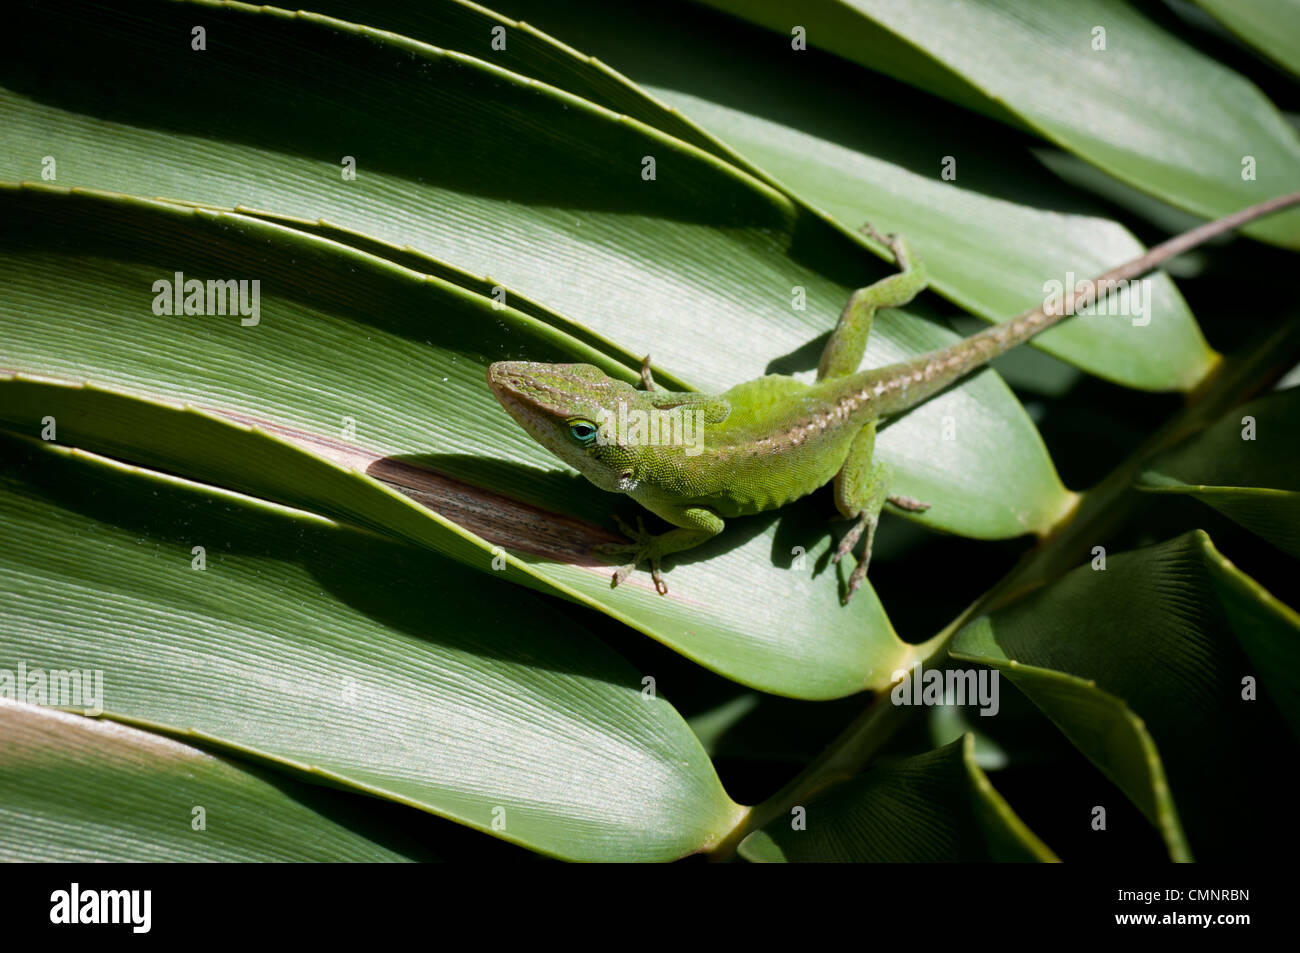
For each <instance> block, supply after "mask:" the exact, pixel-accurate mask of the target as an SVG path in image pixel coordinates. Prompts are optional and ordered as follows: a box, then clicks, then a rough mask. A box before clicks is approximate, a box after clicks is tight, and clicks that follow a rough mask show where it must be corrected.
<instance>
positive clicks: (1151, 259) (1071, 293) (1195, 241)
mask: <svg viewBox="0 0 1300 953" xmlns="http://www.w3.org/2000/svg"><path fill="white" fill-rule="evenodd" d="M1297 204H1300V192H1293V193H1291V194H1290V195H1281V196H1278V197H1277V198H1274V199H1269V200H1268V201H1267V202H1260V203H1259V204H1258V205H1252V206H1250V207H1249V208H1245V209H1242V210H1241V211H1240V212H1234V213H1233V214H1232V215H1227V216H1224V217H1223V218H1220V219H1216V220H1215V221H1213V222H1206V223H1205V224H1203V225H1199V226H1197V227H1196V228H1193V229H1191V230H1190V231H1186V232H1183V233H1182V234H1181V235H1175V236H1174V237H1173V238H1170V239H1168V240H1167V241H1164V242H1161V243H1160V244H1159V245H1156V246H1155V247H1154V248H1151V249H1150V250H1148V251H1147V252H1146V253H1145V254H1143V255H1140V256H1138V257H1137V258H1134V259H1132V260H1131V261H1127V262H1125V263H1124V264H1122V265H1119V266H1118V267H1115V268H1112V269H1111V270H1110V271H1108V272H1106V273H1105V274H1102V275H1099V276H1098V277H1096V278H1092V279H1090V280H1087V281H1081V282H1079V284H1078V285H1077V286H1076V287H1075V288H1072V289H1067V290H1066V292H1065V294H1064V295H1057V296H1055V297H1054V298H1052V299H1050V300H1049V301H1046V302H1044V304H1042V305H1040V306H1039V307H1037V308H1034V309H1032V310H1029V311H1026V312H1025V313H1024V314H1022V315H1020V316H1018V317H1015V318H1012V319H1011V320H1010V321H1006V322H1004V323H1002V324H995V325H993V326H992V327H988V328H985V329H984V330H983V331H980V332H978V333H976V334H973V335H971V336H970V337H968V338H965V339H963V340H961V341H958V342H956V343H955V344H952V345H949V346H948V347H945V348H940V349H939V350H937V351H930V352H929V353H926V354H921V355H919V356H918V357H914V358H912V359H910V360H908V361H903V362H902V363H899V364H891V365H889V366H888V367H882V368H876V369H874V370H868V371H863V372H861V373H860V374H857V375H855V377H854V378H853V384H852V385H851V386H852V387H853V388H854V390H856V391H858V392H859V393H860V394H861V396H863V397H865V400H864V401H863V404H865V405H869V406H870V408H871V410H870V416H871V417H873V418H875V417H884V416H888V415H889V414H896V413H900V412H901V411H904V410H907V409H908V408H910V407H914V406H916V405H917V404H919V403H921V402H922V401H924V400H926V399H927V398H929V397H930V396H932V395H934V394H937V393H938V392H939V391H941V390H944V389H945V388H947V387H950V386H951V385H952V384H953V383H955V382H956V381H958V380H960V379H961V378H963V377H965V376H966V375H967V374H969V373H970V372H971V371H973V370H976V369H978V368H980V367H983V366H984V365H985V364H987V363H988V362H989V361H991V360H992V359H993V358H995V357H998V356H999V355H1001V354H1005V353H1006V352H1007V351H1009V350H1011V349H1012V348H1014V347H1016V346H1017V345H1019V344H1023V343H1024V342H1026V341H1028V340H1029V339H1031V338H1033V337H1034V336H1036V335H1038V334H1041V333H1042V332H1043V331H1046V330H1047V329H1048V328H1050V327H1052V326H1053V325H1056V324H1059V323H1060V322H1062V321H1064V320H1065V319H1066V318H1068V317H1070V316H1072V315H1074V314H1077V313H1078V312H1079V311H1080V310H1082V309H1085V308H1087V307H1088V306H1089V305H1091V304H1092V303H1093V302H1094V301H1096V300H1097V299H1098V296H1099V295H1100V296H1101V297H1103V298H1104V297H1105V296H1107V295H1109V294H1111V293H1113V292H1114V291H1115V290H1117V289H1119V288H1121V287H1123V284H1122V283H1123V282H1126V281H1132V280H1134V279H1136V278H1141V277H1142V276H1143V275H1145V274H1147V273H1148V272H1150V271H1154V270H1155V269H1156V268H1159V267H1160V266H1161V265H1163V264H1164V263H1165V262H1167V261H1169V259H1171V258H1174V257H1176V256H1178V255H1181V254H1182V253H1183V252H1185V251H1188V250H1189V249H1192V248H1195V247H1196V246H1197V245H1200V244H1201V243H1202V242H1205V241H1208V240H1209V239H1211V238H1215V237H1217V236H1219V235H1222V234H1224V233H1225V232H1229V231H1232V230H1233V229H1235V228H1239V227H1240V226H1242V225H1245V224H1246V223H1248V222H1252V221H1254V220H1255V219H1258V218H1263V217H1264V216H1266V215H1272V214H1273V213H1275V212H1280V211H1282V210H1283V209H1286V208H1290V207H1291V206H1293V205H1297ZM864 409H865V407H864Z"/></svg>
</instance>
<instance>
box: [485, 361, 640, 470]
mask: <svg viewBox="0 0 1300 953" xmlns="http://www.w3.org/2000/svg"><path fill="white" fill-rule="evenodd" d="M487 381H488V386H490V387H491V388H492V392H493V393H494V394H495V395H496V398H497V400H498V401H500V402H501V406H502V407H504V408H505V409H506V411H507V412H509V414H510V416H511V417H513V418H515V420H517V421H518V422H519V424H520V426H522V427H523V428H524V429H525V430H527V431H528V433H529V435H530V436H531V437H532V438H533V439H534V440H536V441H537V442H538V443H540V444H541V445H542V446H544V447H545V448H546V449H548V450H550V451H551V452H552V453H554V454H555V455H556V456H557V457H559V458H560V459H561V460H563V461H564V462H565V463H567V464H569V465H570V466H571V467H573V468H574V469H576V470H577V471H578V472H579V473H581V474H582V475H583V476H585V477H586V478H587V479H588V480H590V481H591V482H592V483H594V484H596V485H597V486H598V487H600V488H601V489H604V490H613V491H624V492H626V491H627V490H629V489H631V488H633V487H634V486H635V483H636V480H637V473H638V463H639V462H640V461H639V458H640V455H641V451H642V450H644V448H643V447H639V446H631V445H627V444H626V443H625V442H620V441H618V440H611V439H608V434H609V429H608V427H605V428H602V424H605V422H606V421H609V420H611V419H614V420H617V418H618V414H619V410H620V406H621V407H623V408H636V409H643V405H644V408H649V407H650V403H649V395H648V394H647V393H646V392H644V391H638V390H637V389H636V388H634V387H633V386H632V385H631V384H628V383H626V382H624V381H619V380H615V379H614V378H612V377H610V376H609V375H607V374H606V373H605V372H604V371H602V370H601V369H600V368H598V367H594V366H592V365H591V364H539V363H534V362H531V361H499V362H497V363H496V364H493V365H491V366H490V367H489V368H488V371H487Z"/></svg>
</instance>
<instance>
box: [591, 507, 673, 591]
mask: <svg viewBox="0 0 1300 953" xmlns="http://www.w3.org/2000/svg"><path fill="white" fill-rule="evenodd" d="M614 522H615V523H617V524H618V528H619V529H621V530H622V531H623V533H624V535H626V536H627V537H628V538H629V539H630V540H631V542H628V543H601V544H600V545H598V546H596V547H595V550H596V552H598V553H601V554H603V555H606V556H631V557H632V561H631V562H630V563H625V564H624V565H622V566H619V567H618V569H616V570H615V571H614V575H613V576H612V577H611V578H610V580H609V587H610V588H611V589H613V588H615V587H617V586H618V585H619V584H620V583H623V582H626V581H627V579H628V577H629V576H631V575H632V573H634V572H636V567H637V566H639V565H641V563H643V562H648V563H650V578H651V579H652V580H654V584H655V591H656V592H658V593H659V595H661V596H666V595H668V583H666V582H664V576H663V572H662V571H661V570H660V568H659V549H658V546H657V545H656V540H655V535H654V534H653V533H650V532H647V531H646V528H645V521H644V520H642V519H641V517H639V516H638V517H637V518H636V529H633V528H632V527H631V526H629V525H628V524H627V523H626V522H625V521H624V520H623V519H622V518H621V517H619V516H618V515H615V516H614Z"/></svg>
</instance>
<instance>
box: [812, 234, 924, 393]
mask: <svg viewBox="0 0 1300 953" xmlns="http://www.w3.org/2000/svg"><path fill="white" fill-rule="evenodd" d="M871 234H872V237H874V238H875V239H876V240H877V241H879V242H881V244H884V245H887V246H888V247H889V250H890V251H892V252H893V253H894V260H895V261H896V262H897V263H898V269H899V270H898V274H895V275H889V276H887V277H885V278H881V279H880V280H879V281H877V282H876V283H875V284H871V285H868V286H867V287H865V288H859V289H858V290H857V291H855V292H853V294H851V295H849V300H848V302H847V303H846V304H845V305H844V310H843V311H841V312H840V318H839V321H838V322H837V323H836V325H835V330H834V331H832V332H831V337H830V340H829V341H827V342H826V347H825V348H823V349H822V356H821V361H820V362H819V363H818V365H817V380H819V381H824V380H831V379H834V378H837V377H847V376H849V375H850V374H855V373H857V370H858V367H859V365H861V364H862V356H863V355H864V354H866V352H867V337H868V336H869V335H870V334H871V322H872V321H873V320H874V319H875V316H876V312H877V311H878V310H880V309H881V308H900V307H902V306H903V305H905V304H907V303H908V302H909V301H911V300H912V299H913V298H915V297H916V296H917V295H918V294H920V293H921V292H922V291H924V290H925V287H926V276H925V269H924V268H923V267H922V266H921V263H920V261H919V260H918V259H917V257H916V254H915V252H913V251H912V249H911V246H909V245H908V244H907V240H906V239H904V238H902V237H900V236H897V235H890V236H889V237H888V238H882V237H881V236H879V235H877V234H875V232H874V230H873V231H872V232H871Z"/></svg>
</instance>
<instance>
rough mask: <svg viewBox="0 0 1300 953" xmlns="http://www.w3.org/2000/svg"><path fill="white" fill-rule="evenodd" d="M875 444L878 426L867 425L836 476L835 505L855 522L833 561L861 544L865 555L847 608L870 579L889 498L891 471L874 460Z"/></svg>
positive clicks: (855, 573) (853, 577)
mask: <svg viewBox="0 0 1300 953" xmlns="http://www.w3.org/2000/svg"><path fill="white" fill-rule="evenodd" d="M875 445H876V425H875V422H874V421H873V422H872V423H869V424H867V425H866V426H865V427H863V428H862V429H861V430H860V431H858V435H857V436H856V437H854V438H853V443H852V445H851V446H850V447H849V453H848V455H847V456H846V457H845V459H844V465H843V466H842V467H840V470H839V472H838V473H836V474H835V480H834V490H835V506H836V508H838V509H839V511H840V514H841V515H843V516H844V517H846V518H847V519H851V520H853V521H854V522H853V525H852V526H851V527H849V531H848V532H847V533H845V534H844V538H843V539H842V540H840V544H839V546H838V547H836V550H835V555H834V557H833V559H834V560H835V562H839V561H840V560H841V559H843V558H844V557H845V556H847V555H848V554H849V553H851V552H852V551H853V550H854V548H855V547H856V546H857V544H858V541H859V540H861V541H862V544H863V545H862V554H861V555H860V556H859V557H858V564H857V565H856V566H854V567H853V572H852V573H851V574H850V575H849V580H848V585H847V587H846V590H845V593H844V597H843V600H842V601H843V602H844V604H845V605H848V603H849V600H850V599H852V598H853V594H854V593H855V592H857V591H858V589H860V588H861V587H862V583H863V582H864V581H865V580H866V578H867V567H868V566H870V565H871V545H872V543H873V542H874V539H875V535H876V526H877V524H878V523H879V522H880V511H881V510H882V509H883V508H884V506H885V501H886V500H887V499H888V498H889V471H888V469H887V468H886V467H885V465H884V464H883V463H878V462H876V461H874V460H873V459H872V453H873V451H874V450H875Z"/></svg>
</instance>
